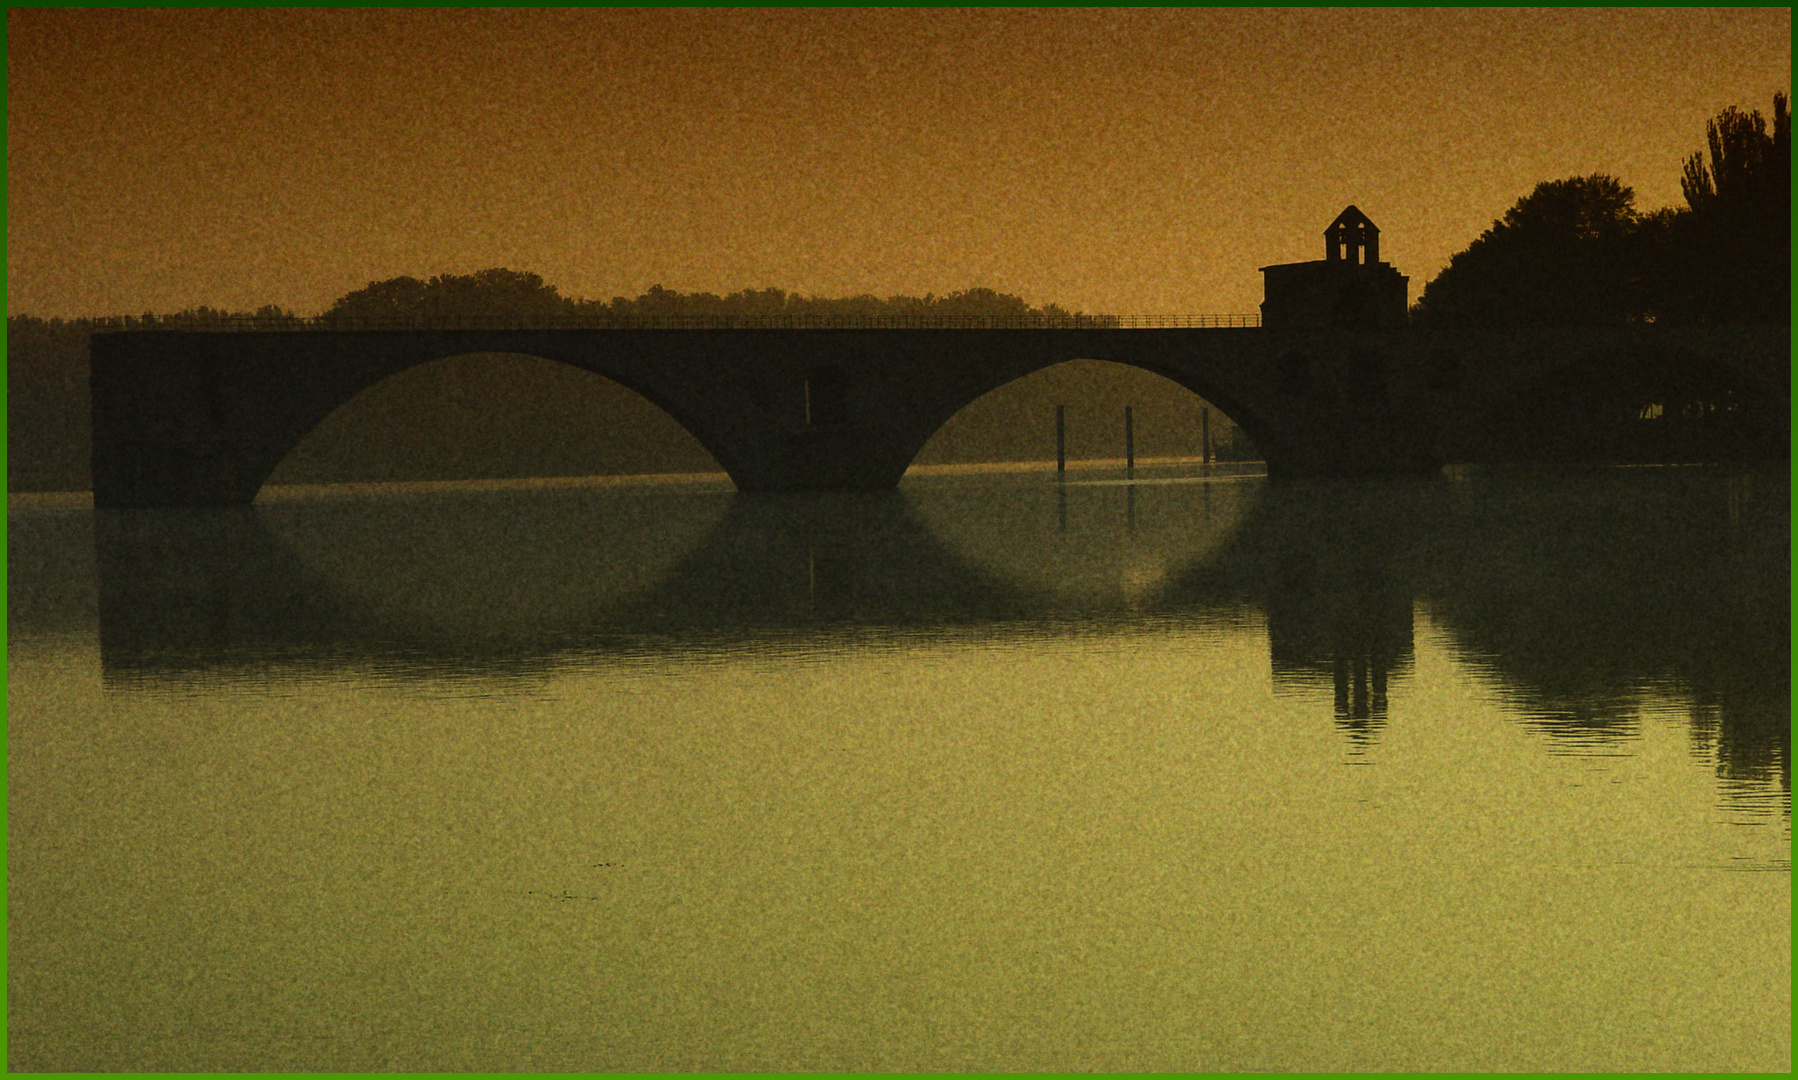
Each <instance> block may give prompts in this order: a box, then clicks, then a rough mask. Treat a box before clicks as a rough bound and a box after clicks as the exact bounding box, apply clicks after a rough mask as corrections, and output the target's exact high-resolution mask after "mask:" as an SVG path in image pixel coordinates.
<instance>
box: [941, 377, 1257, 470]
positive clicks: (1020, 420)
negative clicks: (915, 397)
mask: <svg viewBox="0 0 1798 1080" xmlns="http://www.w3.org/2000/svg"><path fill="white" fill-rule="evenodd" d="M1052 379H1055V380H1074V381H1077V382H1087V381H1091V382H1095V383H1098V384H1099V385H1097V386H1092V387H1087V386H1072V387H1067V388H1057V387H1053V386H1051V385H1045V384H1046V383H1048V382H1049V380H1052ZM1119 384H1123V386H1122V387H1120V385H1119ZM996 399H997V400H996ZM1019 399H1025V401H1027V402H1028V405H1030V406H1032V407H1034V408H1033V411H1032V412H1031V413H1029V414H1028V415H1027V416H1016V417H1009V416H996V415H994V414H992V412H991V411H990V406H992V405H995V404H999V403H1001V402H1011V401H1019ZM1114 399H1115V400H1114ZM1176 401H1177V402H1178V404H1174V403H1175V402H1176ZM1225 402H1229V404H1228V405H1226V404H1225ZM1022 403H1023V402H1020V404H1022ZM1057 404H1065V405H1067V406H1069V407H1070V409H1073V410H1077V411H1078V413H1079V414H1080V415H1081V421H1080V424H1079V426H1078V427H1073V428H1070V430H1069V435H1070V441H1069V444H1068V445H1069V453H1070V454H1071V455H1078V453H1079V451H1078V450H1076V449H1074V448H1075V447H1077V446H1080V445H1083V444H1089V443H1090V441H1091V439H1090V436H1089V435H1088V431H1089V430H1090V428H1089V427H1088V426H1087V425H1088V424H1090V423H1091V418H1092V417H1093V415H1094V413H1093V411H1092V410H1093V409H1094V408H1095V407H1099V406H1100V405H1101V404H1102V406H1103V407H1107V408H1110V407H1113V406H1115V407H1116V409H1121V408H1123V407H1124V406H1132V407H1134V408H1135V417H1136V424H1137V427H1136V435H1137V438H1136V446H1137V447H1138V452H1139V454H1144V455H1146V454H1150V453H1153V452H1154V451H1153V450H1151V449H1148V448H1149V447H1152V446H1155V445H1161V446H1164V447H1165V446H1167V445H1168V444H1169V443H1170V442H1171V440H1170V438H1169V436H1168V435H1167V434H1166V428H1165V427H1164V426H1162V425H1163V424H1165V421H1166V419H1167V417H1168V415H1169V410H1170V408H1176V409H1177V408H1180V407H1183V406H1188V405H1190V407H1191V410H1192V416H1191V431H1190V451H1191V453H1192V454H1193V455H1194V456H1197V455H1198V454H1199V453H1200V450H1201V447H1200V441H1199V440H1200V437H1201V433H1200V425H1201V420H1200V418H1199V415H1198V413H1199V409H1201V408H1210V409H1211V410H1213V411H1215V412H1216V413H1217V414H1218V416H1217V418H1216V419H1217V421H1218V423H1219V426H1218V429H1217V430H1218V431H1220V432H1221V431H1222V430H1224V428H1223V422H1224V421H1228V422H1230V423H1234V424H1235V425H1236V426H1237V427H1239V428H1241V429H1242V430H1243V432H1244V433H1245V434H1249V437H1250V438H1251V439H1253V438H1255V437H1256V434H1257V433H1258V434H1259V435H1260V436H1261V437H1262V438H1270V429H1269V425H1268V424H1267V423H1266V422H1265V421H1264V420H1263V418H1262V417H1261V416H1260V415H1259V414H1258V413H1256V412H1255V411H1254V410H1253V409H1251V408H1248V407H1245V406H1243V405H1242V404H1241V403H1240V402H1238V401H1235V400H1233V399H1231V397H1230V395H1229V393H1228V392H1227V391H1225V390H1220V389H1218V388H1216V386H1215V385H1213V383H1212V381H1211V380H1207V379H1205V378H1203V376H1202V373H1200V374H1196V375H1195V373H1194V372H1191V371H1183V370H1180V369H1178V368H1175V367H1172V366H1170V365H1166V364H1157V363H1155V362H1153V361H1152V360H1150V361H1141V362H1132V361H1131V360H1129V359H1124V360H1114V359H1108V358H1099V357H1089V356H1078V357H1071V358H1068V359H1063V360H1052V361H1049V362H1046V363H1044V364H1043V365H1042V366H1040V367H1037V368H1035V369H1034V370H1032V371H1027V372H1024V373H1023V374H1020V375H1017V376H1015V377H1014V378H1011V379H1009V380H1007V381H1006V382H1003V383H1000V384H999V385H997V386H995V387H993V388H992V389H990V390H987V391H985V392H984V393H981V394H979V395H977V396H975V397H973V398H972V399H971V400H968V401H966V402H965V403H963V404H961V405H960V406H959V407H957V408H956V409H955V411H954V412H953V413H951V414H950V415H949V417H948V418H946V419H945V420H944V421H943V423H942V424H940V425H938V426H937V427H936V428H935V429H934V430H932V431H931V432H930V433H929V434H928V435H927V437H926V438H925V440H924V442H923V443H922V444H921V445H920V447H919V453H918V454H917V455H914V458H913V461H914V463H917V464H930V463H931V462H930V461H929V460H927V459H928V458H929V457H930V456H931V451H933V450H936V451H938V452H953V451H948V450H947V449H946V448H944V447H941V446H939V445H938V444H940V443H942V442H943V440H944V438H945V436H947V437H949V438H950V439H952V440H956V441H957V442H960V443H962V444H964V445H965V444H968V443H973V444H976V445H985V446H988V447H992V446H999V445H1004V446H1019V445H1023V444H1026V443H1031V444H1036V445H1039V446H1040V447H1041V448H1042V450H1041V453H1039V454H1038V455H1037V456H1038V457H1040V456H1041V454H1046V453H1048V452H1049V450H1048V448H1049V447H1050V446H1051V445H1052V439H1053V436H1052V434H1051V430H1052V429H1051V427H1050V425H1051V423H1052V420H1051V418H1052V416H1053V415H1054V414H1053V412H1052V411H1051V410H1052V409H1053V407H1054V405H1057ZM983 408H986V409H987V411H986V413H985V415H982V414H981V412H980V410H982V409H983ZM1114 411H1115V410H1114ZM971 414H972V415H971ZM982 421H984V430H982V431H979V432H970V431H968V425H969V424H971V423H975V422H982ZM1114 429H1115V430H1114ZM1103 430H1104V431H1105V432H1107V435H1105V436H1103V437H1102V438H1103V440H1104V445H1105V446H1107V447H1110V448H1111V450H1112V451H1113V452H1110V453H1105V454H1101V456H1104V457H1120V456H1122V454H1123V450H1124V431H1123V418H1122V415H1121V412H1120V413H1119V414H1118V415H1117V416H1115V417H1113V418H1112V419H1110V420H1107V421H1105V427H1104V429H1103ZM1145 436H1146V437H1145ZM1112 444H1115V446H1113V445H1112ZM1089 449H1090V447H1089ZM963 452H966V451H963ZM1011 452H1012V453H1013V454H1016V453H1020V452H1024V451H1019V450H1012V451H1011ZM992 460H1005V459H1000V458H995V459H992Z"/></svg>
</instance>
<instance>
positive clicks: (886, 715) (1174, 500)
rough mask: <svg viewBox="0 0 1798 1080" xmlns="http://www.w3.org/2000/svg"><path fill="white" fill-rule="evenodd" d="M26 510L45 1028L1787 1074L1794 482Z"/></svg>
mask: <svg viewBox="0 0 1798 1080" xmlns="http://www.w3.org/2000/svg"><path fill="white" fill-rule="evenodd" d="M1124 480H1125V478H1124V476H1123V474H1122V472H1121V471H1118V470H1114V471H1109V472H1107V471H1102V470H1085V471H1079V472H1073V473H1070V474H1069V482H1068V483H1066V484H1064V485H1058V484H1057V483H1056V482H1055V480H1054V475H1053V473H1047V472H1041V471H1037V472H1031V471H1016V472H999V471H988V472H980V471H970V472H964V473H948V474H937V475H929V476H916V477H911V478H908V479H907V480H906V482H905V483H904V484H903V485H902V486H901V489H900V491H899V492H897V493H893V494H889V495H885V496H847V495H844V496H781V497H769V496H761V497H754V496H740V495H735V494H733V493H732V492H731V491H730V489H729V487H728V485H725V484H723V483H721V482H718V481H715V480H697V481H689V482H682V483H670V482H658V483H648V482H641V483H606V484H599V483H588V484H561V485H555V484H545V485H538V486H535V487H530V488H525V489H519V488H516V487H513V488H507V487H501V486H493V485H488V486H479V485H468V486H463V487H457V488H432V489H417V490H398V491H393V490H388V491H366V490H355V489H331V490H312V491H302V490H292V489H289V490H276V491H271V492H268V493H265V495H264V497H263V499H262V500H261V501H260V502H259V503H258V504H257V506H255V507H254V508H252V509H249V510H243V511H232V512H193V511H190V512H179V513H174V512H170V513H163V512H149V511H138V512H116V511H109V512H96V511H94V510H91V509H85V508H74V507H61V508H58V507H55V506H23V505H18V504H15V505H14V506H13V507H12V508H11V509H10V510H9V513H8V527H9V531H8V545H9V550H8V560H9V575H10V576H9V582H8V593H7V600H8V612H9V623H8V642H7V645H8V654H9V655H8V668H9V670H8V677H9V682H8V689H7V703H8V710H9V713H8V725H9V727H8V744H7V765H8V770H9V776H8V781H9V796H8V798H9V803H8V821H7V828H8V845H9V846H8V851H7V858H8V868H7V872H8V893H9V909H8V915H7V918H8V941H7V949H8V957H7V960H8V970H7V979H8V989H9V994H8V999H7V1010H8V1025H9V1028H8V1059H9V1060H8V1064H9V1065H10V1067H11V1068H12V1069H14V1070H116V1069H132V1070H171V1069H178V1070H255V1069H281V1070H382V1069H408V1070H461V1069H475V1070H488V1071H510V1070H533V1069H544V1070H550V1069H553V1070H634V1069H659V1070H697V1069H728V1070H757V1069H793V1070H797V1069H826V1070H847V1069H856V1070H860V1069H905V1070H927V1069H980V1070H1009V1069H1045V1068H1046V1069H1103V1070H1124V1069H1180V1070H1248V1069H1299V1070H1374V1069H1449V1070H1480V1069H1519V1070H1546V1069H1575V1070H1611V1069H1631V1070H1637V1069H1640V1070H1655V1069H1674V1070H1762V1069H1764V1070H1784V1069H1786V1068H1788V1067H1789V1065H1790V1061H1791V1041H1790V1039H1791V1022H1790V1020H1791V994H1790V986H1791V982H1790V974H1791V966H1790V957H1791V949H1790V942H1791V923H1790V882H1791V877H1790V865H1791V864H1790V851H1791V809H1790V808H1791V799H1790V775H1791V772H1790V760H1791V750H1790V747H1791V735H1790V731H1791V729H1790V673H1789V661H1790V635H1789V596H1790V592H1789V590H1790V569H1789V568H1790V535H1789V512H1788V508H1789V497H1790V496H1789V483H1788V480H1787V478H1786V477H1785V475H1784V474H1783V473H1765V474H1762V473H1748V472H1741V471H1729V470H1720V469H1703V468H1683V469H1682V468H1671V469H1605V470H1589V471H1575V472H1553V473H1550V472H1533V473H1484V472H1473V473H1461V474H1458V475H1455V476H1452V477H1446V478H1443V479H1440V480H1437V481H1432V482H1370V483H1334V484H1290V485H1288V484H1278V485H1276V484H1269V483H1267V482H1266V481H1265V480H1264V479H1263V478H1262V477H1260V476H1258V475H1255V474H1254V473H1253V472H1252V471H1244V470H1240V469H1239V470H1235V471H1230V470H1226V469H1224V468H1222V467H1219V468H1214V469H1211V470H1206V469H1203V468H1200V467H1197V466H1192V467H1185V468H1159V469H1146V468H1145V469H1139V470H1138V471H1137V473H1136V476H1135V481H1136V482H1135V483H1125V482H1124Z"/></svg>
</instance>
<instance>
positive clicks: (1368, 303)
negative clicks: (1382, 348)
mask: <svg viewBox="0 0 1798 1080" xmlns="http://www.w3.org/2000/svg"><path fill="white" fill-rule="evenodd" d="M1261 272H1262V273H1263V274H1264V275H1266V277H1265V278H1264V283H1265V286H1266V299H1265V300H1263V301H1262V303H1261V325H1262V326H1264V327H1266V328H1268V329H1270V330H1373V329H1379V328H1383V327H1389V326H1403V325H1404V324H1405V310H1406V307H1407V304H1408V300H1409V288H1408V286H1409V283H1410V280H1411V279H1410V278H1408V277H1406V276H1405V275H1403V274H1401V273H1399V272H1398V270H1397V269H1396V268H1395V267H1393V265H1392V264H1391V263H1384V262H1381V261H1380V227H1379V226H1378V225H1375V224H1374V223H1373V220H1372V219H1370V218H1369V217H1368V216H1367V215H1366V214H1363V213H1362V212H1361V211H1360V210H1358V209H1356V208H1355V207H1353V206H1350V207H1349V208H1347V209H1346V210H1344V211H1343V212H1342V213H1340V214H1337V215H1336V220H1335V221H1332V222H1330V227H1329V228H1327V229H1325V230H1324V257H1323V258H1321V259H1317V260H1315V261H1312V262H1297V263H1279V264H1277V265H1274V266H1263V267H1262V268H1261Z"/></svg>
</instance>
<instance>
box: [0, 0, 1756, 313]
mask: <svg viewBox="0 0 1798 1080" xmlns="http://www.w3.org/2000/svg"><path fill="white" fill-rule="evenodd" d="M1790 79H1791V14H1790V10H1789V9H1786V8H1763V9H1678V10H1645V9H1636V8H1631V9H1617V10H1595V9H1585V8H1581V9H1570V10H1547V11H1543V10H1532V11H1520V10H1504V11H1443V10H1433V11H1411V10H1390V9H1371V10H1340V9H1337V10H1317V9H1296V10H1277V9H1276V10H1261V9H1250V10H1231V9H1216V8H1210V9H1198V10H1183V9H1148V10H1067V9H1044V10H1021V11H1020V10H1005V11H995V10H991V9H968V10H955V9H924V10H890V9H876V10H858V11H846V10H842V9H813V10H787V9H707V10H671V9H660V8H659V9H647V10H618V9H607V10H550V11H520V10H514V9H498V10H460V9H456V10H441V9H416V8H410V9H408V8H383V9H370V10H342V9H286V10H275V9H255V8H253V9H227V10H214V11H203V10H196V9H186V8H176V9H165V10H131V9H98V10H69V9H54V8H51V9H18V8H14V9H9V10H8V12H7V216H8V220H7V246H8V251H7V267H6V289H7V308H8V311H9V312H11V313H13V314H19V313H30V314H38V315H45V316H48V315H63V316H74V315H89V314H102V313H121V312H141V311H145V310H155V311H171V310H177V309H180V308H184V307H191V306H194V305H198V304H209V305H212V306H215V307H228V308H248V307H254V306H257V305H260V304H265V303H274V304H280V305H282V306H284V307H287V308H291V309H294V310H296V311H299V312H301V313H307V314H309V313H313V312H316V311H319V310H321V309H323V308H324V307H325V306H326V305H328V304H329V303H330V301H331V300H332V299H334V298H335V297H337V296H339V295H341V294H343V293H345V292H348V291H349V290H351V289H355V288H358V287H360V286H362V285H364V284H366V283H367V282H369V281H371V280H376V279H379V278H386V277H392V276H395V275H399V274H411V275H414V276H418V277H428V276H430V275H432V274H439V273H467V272H470V271H473V270H477V269H481V268H483V267H489V266H506V267H511V268H514V269H520V270H533V271H535V272H537V273H540V274H542V275H543V276H544V277H545V278H546V279H547V280H549V281H550V282H552V283H554V284H556V285H558V286H560V287H561V289H562V291H563V292H564V293H565V294H567V295H572V296H582V297H602V298H605V297H611V296H615V295H629V296H635V295H637V294H638V293H640V292H642V291H643V290H644V289H646V288H648V287H649V286H650V285H652V284H661V285H663V286H665V287H668V288H673V289H680V290H683V291H691V290H710V291H716V292H727V291H732V290H735V289H739V288H745V287H768V286H775V287H780V288H785V289H789V290H794V291H799V292H805V293H817V294H821V295H849V294H853V293H859V292H873V293H876V294H880V295H889V294H893V293H917V294H922V293H924V292H926V291H935V292H937V293H942V292H947V291H950V290H954V289H959V288H966V287H968V286H970V285H977V284H978V285H986V286H990V287H992V288H996V289H1000V290H1002V291H1006V292H1014V293H1018V294H1021V295H1023V296H1024V297H1026V298H1027V299H1029V300H1031V301H1032V302H1037V303H1042V302H1048V301H1054V302H1058V303H1061V304H1063V305H1066V306H1069V307H1078V308H1082V309H1085V310H1088V311H1108V312H1115V313H1123V314H1173V313H1212V312H1239V311H1253V310H1255V308H1256V305H1257V304H1258V303H1259V302H1260V300H1261V278H1260V275H1259V274H1258V273H1257V272H1256V268H1257V267H1260V266H1263V265H1266V264H1268V263H1275V262H1288V261H1296V260H1301V259H1311V258H1321V257H1322V256H1321V252H1322V240H1321V232H1322V230H1323V227H1324V226H1325V225H1326V224H1328V222H1329V221H1330V219H1331V218H1332V217H1334V216H1335V214H1336V212H1337V211H1339V210H1341V209H1342V207H1343V206H1344V205H1346V204H1348V203H1354V204H1356V205H1358V206H1360V207H1361V209H1362V210H1364V211H1366V212H1367V213H1368V214H1369V215H1370V216H1371V217H1372V218H1373V219H1374V220H1375V221H1376V222H1377V223H1378V224H1379V225H1380V227H1381V229H1382V236H1381V252H1382V255H1383V256H1384V257H1385V258H1386V259H1388V260H1389V261H1391V262H1393V263H1394V264H1395V265H1397V266H1398V268H1399V269H1400V270H1401V271H1402V272H1404V273H1406V274H1409V275H1410V276H1411V291H1412V297H1413V298H1415V297H1416V295H1417V293H1418V292H1419V291H1420V290H1421V288H1422V286H1423V284H1424V282H1425V281H1427V280H1428V279H1429V278H1430V277H1432V276H1434V275H1435V274H1436V273H1437V272H1438V271H1439V270H1440V269H1441V267H1442V266H1443V265H1444V264H1445V263H1446V262H1447V260H1448V257H1449V256H1450V255H1451V254H1453V253H1454V252H1455V251H1457V250H1459V249H1461V248H1463V247H1465V246H1466V245H1467V243H1468V242H1469V241H1470V240H1472V239H1473V238H1474V237H1475V236H1476V235H1478V233H1479V232H1480V230H1481V229H1483V228H1485V227H1487V226H1488V225H1489V224H1490V223H1491V222H1492V220H1493V218H1495V217H1497V216H1499V215H1500V214H1502V213H1503V212H1504V210H1505V209H1506V208H1507V207H1508V206H1510V205H1511V203H1513V202H1514V201H1515V200H1516V199H1517V198H1518V197H1519V196H1521V195H1523V194H1526V193H1527V192H1528V191H1529V190H1530V188H1531V187H1533V186H1534V185H1535V184H1536V183H1537V182H1538V181H1541V180H1548V179H1557V178H1561V177H1566V176H1573V175H1581V174H1585V173H1590V172H1594V171H1604V172H1609V173H1612V174H1614V175H1616V176H1618V177H1620V178H1621V179H1622V180H1623V181H1624V182H1625V183H1628V184H1630V185H1632V186H1633V187H1634V188H1635V189H1636V192H1637V196H1638V199H1637V203H1638V206H1641V207H1643V208H1653V207H1657V206H1663V205H1669V204H1673V203H1677V202H1679V201H1680V194H1679V182H1678V181H1679V172H1680V164H1681V161H1682V159H1683V157H1684V156H1685V155H1686V154H1687V153H1689V152H1690V151H1692V150H1695V149H1698V148H1699V147H1700V146H1702V145H1703V141H1704V122H1705V120H1706V119H1707V118H1709V117H1710V116H1712V115H1714V114H1715V113H1716V112H1717V111H1718V110H1720V109H1722V108H1723V107H1724V106H1726V105H1730V104H1736V105H1741V106H1744V107H1751V108H1758V109H1759V110H1761V112H1762V113H1770V111H1771V103H1772V96H1773V92H1774V91H1775V90H1782V91H1783V90H1786V89H1787V88H1788V87H1789V85H1790Z"/></svg>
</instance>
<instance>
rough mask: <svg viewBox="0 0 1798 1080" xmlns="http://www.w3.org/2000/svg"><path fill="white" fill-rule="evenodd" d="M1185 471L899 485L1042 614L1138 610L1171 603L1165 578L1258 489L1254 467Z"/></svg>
mask: <svg viewBox="0 0 1798 1080" xmlns="http://www.w3.org/2000/svg"><path fill="white" fill-rule="evenodd" d="M1192 479H1196V480H1197V481H1198V482H1193V483H1184V482H1182V483H1156V484H1140V485H1139V484H1129V483H1122V482H1117V481H1116V480H1115V479H1111V478H1105V479H1100V480H1097V481H1094V482H1090V483H1089V482H1079V481H1075V482H1071V483H1065V484H1058V483H1053V482H1048V481H1046V480H1044V481H1032V480H1020V479H1018V478H1016V477H1010V478H1005V479H1002V480H996V479H995V478H992V477H981V476H978V475H973V476H965V477H955V478H938V479H934V480H932V481H930V482H928V483H919V484H911V485H908V486H907V487H906V488H905V494H906V497H907V499H908V500H910V501H911V503H912V505H913V507H914V508H915V512H916V515H917V517H918V519H919V520H920V521H921V522H923V523H924V524H925V526H926V527H927V528H929V529H930V531H931V532H932V533H934V534H935V535H936V536H937V537H938V538H940V540H941V542H943V543H944V544H945V545H947V546H948V547H949V548H950V549H951V550H953V551H954V552H955V554H956V556H957V557H958V558H959V559H962V560H964V561H966V562H967V563H969V564H970V565H972V566H975V567H978V568H979V569H980V570H981V571H982V572H983V573H985V574H987V575H989V576H991V577H992V578H994V579H995V580H999V581H1004V582H1006V583H1008V584H1009V585H1011V586H1012V587H1013V588H1016V589H1019V590H1022V591H1023V592H1025V593H1027V594H1029V595H1031V596H1033V597H1036V598H1037V603H1038V604H1039V605H1041V606H1042V608H1043V610H1045V611H1048V610H1058V611H1066V612H1083V613H1086V614H1088V615H1091V614H1094V613H1098V612H1113V613H1119V614H1122V613H1127V612H1137V613H1145V612H1151V611H1164V610H1169V609H1170V608H1169V605H1168V604H1167V603H1166V597H1165V596H1164V592H1165V590H1166V589H1167V587H1168V584H1169V583H1170V582H1171V581H1173V580H1176V579H1178V578H1179V577H1180V576H1181V575H1182V574H1184V573H1186V572H1187V571H1188V569H1189V568H1190V567H1191V566H1193V565H1195V564H1200V563H1204V562H1205V561H1207V560H1208V559H1210V558H1212V557H1213V555H1214V553H1215V552H1216V551H1218V550H1219V549H1220V548H1222V547H1224V546H1225V545H1226V544H1227V543H1228V542H1229V540H1230V537H1231V535H1232V534H1233V532H1234V531H1235V530H1236V529H1237V528H1239V527H1240V524H1241V522H1242V520H1243V519H1244V517H1245V516H1246V515H1247V514H1248V513H1249V512H1250V509H1251V508H1252V507H1253V505H1254V504H1255V501H1256V500H1257V499H1258V498H1260V496H1261V493H1262V490H1263V488H1264V487H1265V484H1264V483H1262V482H1261V481H1260V480H1259V478H1257V477H1253V476H1248V477H1244V476H1229V475H1219V476H1217V477H1212V478H1204V477H1201V478H1192ZM1212 481H1215V482H1212ZM1173 607H1174V609H1178V608H1179V607H1180V605H1178V604H1175V605H1173Z"/></svg>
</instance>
